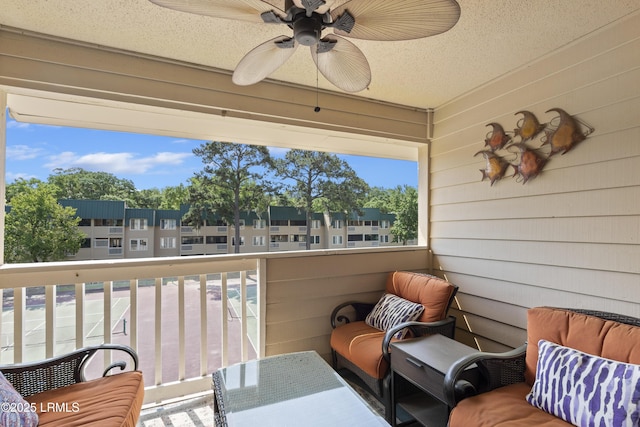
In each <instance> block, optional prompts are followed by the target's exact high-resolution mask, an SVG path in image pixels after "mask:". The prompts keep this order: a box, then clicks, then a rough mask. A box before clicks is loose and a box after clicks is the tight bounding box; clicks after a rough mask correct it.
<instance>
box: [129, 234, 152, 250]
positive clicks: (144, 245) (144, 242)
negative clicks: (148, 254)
mask: <svg viewBox="0 0 640 427" xmlns="http://www.w3.org/2000/svg"><path fill="white" fill-rule="evenodd" d="M134 242H135V244H134ZM129 250H130V251H131V252H145V251H148V250H149V239H147V238H146V237H142V238H139V239H129Z"/></svg>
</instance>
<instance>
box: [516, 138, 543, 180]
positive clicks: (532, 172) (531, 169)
mask: <svg viewBox="0 0 640 427" xmlns="http://www.w3.org/2000/svg"><path fill="white" fill-rule="evenodd" d="M511 147H515V148H517V149H518V150H519V151H520V162H519V163H518V164H517V165H513V164H512V166H513V167H514V169H515V170H516V171H515V173H514V174H513V176H516V175H517V176H518V178H522V183H523V184H525V183H526V182H527V181H529V180H530V179H531V178H535V177H536V176H538V175H539V174H540V172H542V168H544V165H545V164H547V159H546V158H544V157H542V156H541V155H540V154H538V153H537V152H536V151H534V150H532V149H531V148H529V147H527V145H526V144H524V143H521V142H518V143H514V144H511V145H510V146H509V147H507V150H509V149H510V148H511Z"/></svg>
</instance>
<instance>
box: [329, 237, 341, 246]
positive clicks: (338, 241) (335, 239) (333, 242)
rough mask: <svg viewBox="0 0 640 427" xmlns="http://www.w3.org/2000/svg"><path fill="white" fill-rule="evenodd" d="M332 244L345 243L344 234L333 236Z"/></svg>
mask: <svg viewBox="0 0 640 427" xmlns="http://www.w3.org/2000/svg"><path fill="white" fill-rule="evenodd" d="M331 244H332V245H340V246H342V245H344V238H343V237H342V236H331Z"/></svg>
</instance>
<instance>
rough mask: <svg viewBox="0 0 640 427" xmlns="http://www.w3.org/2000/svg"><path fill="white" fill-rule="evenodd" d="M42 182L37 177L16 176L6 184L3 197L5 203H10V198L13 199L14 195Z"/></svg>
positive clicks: (35, 186)
mask: <svg viewBox="0 0 640 427" xmlns="http://www.w3.org/2000/svg"><path fill="white" fill-rule="evenodd" d="M42 184H44V183H43V182H42V181H40V180H39V179H37V178H30V179H28V180H27V179H24V178H17V179H16V180H15V181H13V182H12V183H11V184H7V188H6V193H5V199H6V203H7V204H11V199H13V198H14V197H15V196H16V195H18V194H21V193H24V192H25V191H27V190H31V189H34V188H37V187H38V186H40V185H42Z"/></svg>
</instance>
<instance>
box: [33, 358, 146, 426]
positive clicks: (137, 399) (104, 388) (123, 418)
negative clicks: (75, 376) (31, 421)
mask: <svg viewBox="0 0 640 427" xmlns="http://www.w3.org/2000/svg"><path fill="white" fill-rule="evenodd" d="M143 399H144V381H143V379H142V372H138V371H135V372H124V373H121V374H115V375H111V376H108V377H104V378H98V379H95V380H91V381H87V382H82V383H77V384H73V385H70V386H66V387H62V388H58V389H55V390H48V391H45V392H42V393H38V394H34V395H32V396H29V397H27V398H26V399H25V400H27V401H28V402H29V403H33V404H35V406H36V412H37V413H38V416H39V417H40V424H38V425H39V426H40V427H81V426H85V427H86V426H95V427H135V426H136V423H137V422H138V418H139V417H140V410H141V408H142V401H143Z"/></svg>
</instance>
